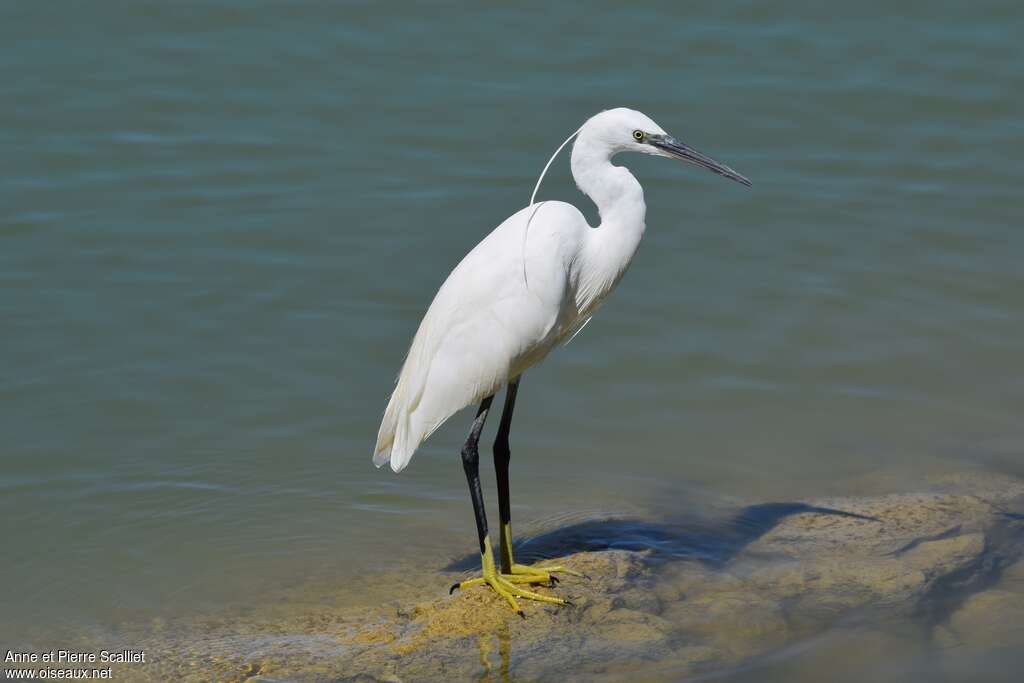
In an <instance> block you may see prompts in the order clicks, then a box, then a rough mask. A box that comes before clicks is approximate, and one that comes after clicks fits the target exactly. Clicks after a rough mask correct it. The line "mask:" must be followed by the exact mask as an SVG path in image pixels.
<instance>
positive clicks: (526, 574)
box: [448, 538, 572, 616]
mask: <svg viewBox="0 0 1024 683" xmlns="http://www.w3.org/2000/svg"><path fill="white" fill-rule="evenodd" d="M481 565H482V569H483V572H482V575H481V576H479V577H477V578H475V579H468V580H466V581H461V582H459V583H456V584H455V585H453V586H452V587H451V590H450V591H448V592H449V593H454V592H455V591H456V590H458V589H460V588H472V587H473V586H483V585H485V584H486V585H488V586H490V587H491V588H493V589H494V592H495V593H497V594H498V595H500V596H501V597H503V598H505V601H506V602H507V603H508V604H509V605H510V606H511V607H512V609H513V610H515V612H516V614H518V615H519V616H525V615H524V614H523V610H522V609H520V607H519V603H518V602H517V601H516V598H523V599H525V600H536V601H537V602H548V603H551V604H554V605H572V603H571V602H569V601H568V600H563V599H562V598H556V597H554V596H551V595H542V594H540V593H536V592H534V591H531V590H527V589H525V588H522V587H521V584H533V583H547V584H552V579H553V578H554V577H552V576H551V574H550V573H548V572H547V571H545V570H541V569H534V568H531V567H524V566H522V565H513V567H512V573H511V574H499V573H498V572H497V570H496V569H495V567H494V557H493V556H492V555H491V543H490V539H489V538H485V539H484V552H483V554H482V555H481ZM517 566H518V567H520V569H521V570H526V571H519V572H517V571H516V567H517ZM555 580H556V581H557V579H555Z"/></svg>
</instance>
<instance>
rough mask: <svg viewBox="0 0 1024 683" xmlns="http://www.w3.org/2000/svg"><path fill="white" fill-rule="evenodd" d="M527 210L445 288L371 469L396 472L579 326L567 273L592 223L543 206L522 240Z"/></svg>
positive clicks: (402, 378)
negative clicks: (448, 424)
mask: <svg viewBox="0 0 1024 683" xmlns="http://www.w3.org/2000/svg"><path fill="white" fill-rule="evenodd" d="M533 209H537V206H534V207H532V208H531V207H527V208H526V209H523V210H522V211H519V212H518V213H516V214H515V215H513V216H511V217H510V218H509V219H508V220H506V221H505V222H504V223H502V224H501V225H499V226H498V227H497V228H495V229H494V231H493V232H491V234H490V235H488V236H487V237H486V238H484V240H483V241H482V242H480V244H478V245H477V246H476V247H475V248H474V249H473V250H472V251H471V252H470V253H469V254H467V255H466V257H465V258H464V259H463V260H462V261H461V262H460V263H459V265H458V266H456V267H455V270H453V271H452V273H451V274H450V275H449V276H448V279H447V280H445V282H444V284H443V285H441V289H440V290H438V292H437V295H436V296H435V297H434V301H433V302H432V303H431V304H430V308H429V309H428V310H427V313H426V315H425V316H424V317H423V321H422V322H421V323H420V326H419V329H418V330H417V332H416V336H415V337H414V338H413V341H412V345H411V347H410V348H409V353H408V355H407V356H406V359H405V364H404V365H403V366H402V371H401V373H399V376H398V382H397V385H396V387H395V391H394V393H393V394H392V395H391V400H390V402H389V403H388V407H387V409H386V410H385V412H384V420H383V422H382V423H381V426H380V431H379V433H378V434H377V446H376V448H375V450H374V456H373V463H374V464H375V465H376V466H377V467H380V466H382V465H383V464H384V463H387V462H390V463H391V469H393V470H394V471H395V472H399V471H401V470H402V469H403V468H404V467H405V466H406V465H408V464H409V460H410V459H411V458H412V455H413V453H414V452H415V451H416V449H417V448H418V447H419V445H420V444H421V443H422V442H423V440H424V439H426V438H427V437H428V436H430V435H431V434H432V433H433V431H434V430H435V429H437V428H438V427H440V426H441V425H442V424H443V423H444V421H445V420H447V419H448V418H449V417H451V416H452V415H453V414H455V413H456V412H458V411H459V410H461V409H462V408H464V407H466V406H467V405H469V404H471V403H476V402H479V401H481V400H483V399H484V398H486V397H487V396H491V395H492V394H494V393H495V392H496V391H498V390H499V389H500V388H501V387H502V385H503V384H505V383H506V382H508V380H509V379H511V378H513V377H516V376H517V375H519V374H520V373H522V372H523V371H524V370H526V369H527V368H528V367H530V366H532V365H534V364H535V363H537V362H538V361H540V360H541V359H542V358H543V357H544V356H545V355H547V353H548V351H550V350H551V348H552V347H553V346H554V345H555V344H556V343H557V342H558V341H559V340H560V339H561V338H562V337H564V336H565V335H566V333H568V332H569V331H571V330H572V329H574V328H575V327H576V325H577V324H578V320H577V317H578V310H577V306H576V303H575V301H574V299H573V296H572V294H571V291H570V289H571V287H570V284H569V273H570V270H571V268H572V263H573V261H574V259H575V258H576V256H577V254H579V251H580V247H581V245H582V243H583V241H584V240H585V238H586V234H587V232H589V226H588V225H587V223H586V220H585V219H584V218H583V215H582V214H581V213H580V212H579V211H578V210H577V209H576V208H575V207H573V206H572V205H570V204H565V203H563V202H544V203H543V204H541V205H540V208H539V210H537V212H536V214H534V216H533V219H532V220H531V221H530V227H529V233H525V232H524V231H525V228H526V223H527V219H528V218H529V213H530V211H532V210H533ZM585 231H586V232H585ZM524 235H525V236H526V237H527V239H526V240H525V241H524ZM524 258H525V261H526V278H525V281H524V268H523V263H524Z"/></svg>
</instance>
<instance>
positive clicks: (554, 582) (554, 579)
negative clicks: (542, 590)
mask: <svg viewBox="0 0 1024 683" xmlns="http://www.w3.org/2000/svg"><path fill="white" fill-rule="evenodd" d="M548 578H549V579H550V581H551V585H552V586H557V585H558V582H559V581H561V579H559V578H558V577H557V576H555V575H554V574H551V575H550V576H549V577H548Z"/></svg>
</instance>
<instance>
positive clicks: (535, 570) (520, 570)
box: [510, 564, 590, 583]
mask: <svg viewBox="0 0 1024 683" xmlns="http://www.w3.org/2000/svg"><path fill="white" fill-rule="evenodd" d="M556 572H557V573H559V574H568V575H569V576H578V577H580V578H584V579H586V578H590V577H588V576H587V575H586V574H584V573H582V572H577V571H574V570H572V569H569V568H568V567H563V566H562V565H560V564H558V565H555V566H553V567H531V566H529V565H525V564H513V565H512V571H511V572H510V574H511V575H513V576H542V577H545V579H543V580H541V581H537V582H536V583H543V582H544V580H547V581H548V582H550V583H558V577H557V576H555V573H556ZM531 583H534V582H532V581H531Z"/></svg>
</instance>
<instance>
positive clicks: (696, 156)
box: [648, 135, 752, 187]
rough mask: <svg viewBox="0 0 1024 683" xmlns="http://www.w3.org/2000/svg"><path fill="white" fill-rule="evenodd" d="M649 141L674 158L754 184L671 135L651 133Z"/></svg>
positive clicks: (731, 178) (747, 183)
mask: <svg viewBox="0 0 1024 683" xmlns="http://www.w3.org/2000/svg"><path fill="white" fill-rule="evenodd" d="M648 142H649V143H650V144H652V145H654V146H655V147H657V148H658V149H660V150H662V151H664V152H666V153H667V154H668V155H669V156H671V157H673V158H674V159H681V160H682V161H688V162H690V163H691V164H696V165H697V166H703V167H704V168H706V169H708V170H709V171H711V172H712V173H717V174H718V175H720V176H724V177H726V178H728V179H729V180H735V181H736V182H737V183H742V184H744V185H746V186H747V187H751V185H752V184H751V182H750V181H749V180H747V179H746V178H744V177H743V176H742V175H740V174H739V173H737V172H736V171H734V170H732V169H731V168H729V167H728V166H726V165H725V164H720V163H718V162H717V161H715V160H714V159H712V158H711V157H709V156H707V155H706V154H701V153H700V152H698V151H697V150H695V149H694V148H693V147H690V146H689V145H687V144H684V143H682V142H679V140H676V139H675V138H674V137H672V136H671V135H651V136H649V137H648Z"/></svg>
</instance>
